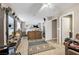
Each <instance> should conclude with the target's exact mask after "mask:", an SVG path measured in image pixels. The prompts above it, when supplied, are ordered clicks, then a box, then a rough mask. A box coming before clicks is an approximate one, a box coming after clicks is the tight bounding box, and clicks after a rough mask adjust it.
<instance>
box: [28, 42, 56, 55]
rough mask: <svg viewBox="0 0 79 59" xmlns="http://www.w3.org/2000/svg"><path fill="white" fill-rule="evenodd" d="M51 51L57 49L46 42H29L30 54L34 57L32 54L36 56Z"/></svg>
mask: <svg viewBox="0 0 79 59" xmlns="http://www.w3.org/2000/svg"><path fill="white" fill-rule="evenodd" d="M51 49H55V47H53V46H52V45H50V44H48V43H47V42H46V41H35V42H29V49H28V54H29V55H32V54H36V53H39V52H43V51H47V50H51Z"/></svg>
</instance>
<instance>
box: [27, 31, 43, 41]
mask: <svg viewBox="0 0 79 59" xmlns="http://www.w3.org/2000/svg"><path fill="white" fill-rule="evenodd" d="M28 39H29V40H35V39H42V33H41V31H29V32H28Z"/></svg>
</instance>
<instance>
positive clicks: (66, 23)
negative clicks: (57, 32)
mask: <svg viewBox="0 0 79 59" xmlns="http://www.w3.org/2000/svg"><path fill="white" fill-rule="evenodd" d="M72 32H73V31H72V14H70V15H66V16H63V17H62V18H61V43H63V42H64V40H65V38H72V37H73V33H72Z"/></svg>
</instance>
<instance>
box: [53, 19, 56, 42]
mask: <svg viewBox="0 0 79 59" xmlns="http://www.w3.org/2000/svg"><path fill="white" fill-rule="evenodd" d="M52 39H53V41H54V42H55V43H57V19H54V20H52Z"/></svg>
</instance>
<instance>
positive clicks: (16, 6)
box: [7, 3, 76, 23]
mask: <svg viewBox="0 0 79 59" xmlns="http://www.w3.org/2000/svg"><path fill="white" fill-rule="evenodd" d="M45 4H46V3H45ZM7 5H8V6H10V7H11V8H12V9H13V10H14V11H15V12H16V14H17V15H18V16H19V18H20V19H21V20H24V21H27V22H31V23H36V21H37V22H43V18H44V17H49V16H54V15H56V14H58V13H60V11H62V10H64V9H67V8H69V7H72V6H74V5H76V4H74V3H51V5H48V7H44V3H10V4H7Z"/></svg>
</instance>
